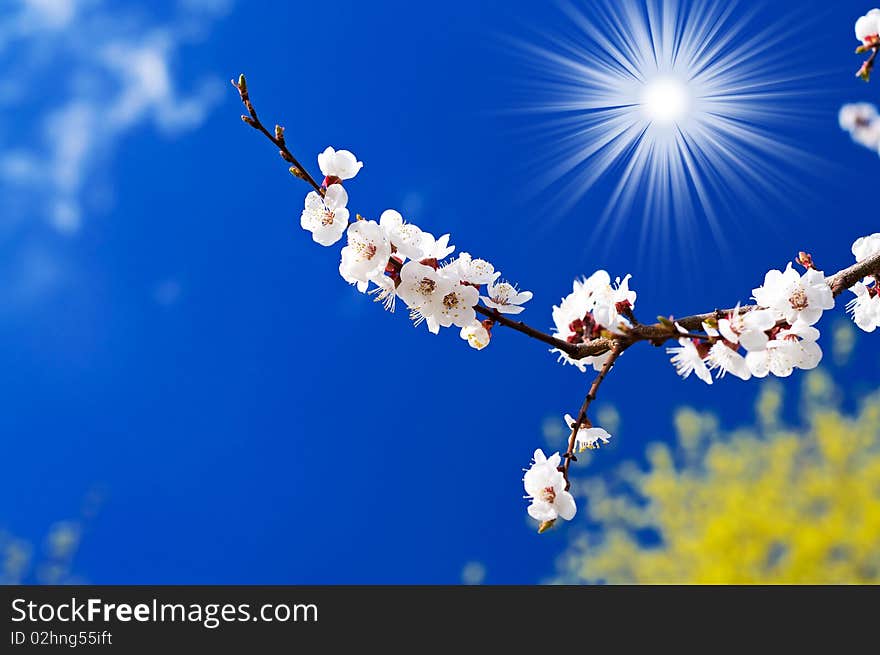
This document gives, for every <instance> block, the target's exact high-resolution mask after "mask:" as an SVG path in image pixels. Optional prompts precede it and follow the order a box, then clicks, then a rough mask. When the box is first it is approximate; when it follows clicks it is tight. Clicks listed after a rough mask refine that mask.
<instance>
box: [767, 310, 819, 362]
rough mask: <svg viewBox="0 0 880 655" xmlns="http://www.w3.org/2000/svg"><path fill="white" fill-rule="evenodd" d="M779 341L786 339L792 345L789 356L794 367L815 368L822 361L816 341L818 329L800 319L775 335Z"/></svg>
mask: <svg viewBox="0 0 880 655" xmlns="http://www.w3.org/2000/svg"><path fill="white" fill-rule="evenodd" d="M776 339H777V340H779V341H787V342H789V344H791V346H792V351H791V357H792V364H793V365H794V367H795V368H799V369H803V370H809V369H813V368H816V367H817V366H818V365H819V362H820V361H822V349H821V348H820V347H819V344H818V343H817V341H818V340H819V330H817V329H816V328H814V327H813V326H812V325H806V324H804V323H803V322H802V321H797V322H795V324H794V325H792V326H791V327H790V328H788V329H787V330H780V332H779V334H777V335H776Z"/></svg>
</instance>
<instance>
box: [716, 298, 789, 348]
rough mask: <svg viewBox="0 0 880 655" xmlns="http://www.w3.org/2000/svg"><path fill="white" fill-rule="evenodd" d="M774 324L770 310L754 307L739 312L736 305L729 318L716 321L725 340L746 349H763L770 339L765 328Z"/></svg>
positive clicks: (774, 319)
mask: <svg viewBox="0 0 880 655" xmlns="http://www.w3.org/2000/svg"><path fill="white" fill-rule="evenodd" d="M775 325H776V316H775V315H774V313H773V311H772V310H769V309H755V310H752V311H750V312H747V313H745V314H741V313H740V311H739V305H737V306H736V308H735V309H734V310H733V312H732V314H731V316H730V317H729V318H722V319H720V320H719V321H718V331H719V332H720V333H721V336H722V337H724V338H725V339H726V340H727V341H729V342H730V343H735V344H739V345H741V346H742V347H743V348H745V349H746V350H749V351H751V350H763V349H764V347H765V346H766V345H767V342H768V341H769V340H770V337H768V336H767V330H770V329H771V328H773V327H774V326H775Z"/></svg>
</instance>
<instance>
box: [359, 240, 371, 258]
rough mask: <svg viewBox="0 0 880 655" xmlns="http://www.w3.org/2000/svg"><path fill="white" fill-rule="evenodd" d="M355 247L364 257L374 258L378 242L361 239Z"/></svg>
mask: <svg viewBox="0 0 880 655" xmlns="http://www.w3.org/2000/svg"><path fill="white" fill-rule="evenodd" d="M355 248H356V249H357V253H358V254H359V255H360V256H361V257H362V258H363V259H372V258H373V257H374V256H375V254H376V244H374V243H370V242H365V241H361V242H360V243H358V244H357V245H356V246H355Z"/></svg>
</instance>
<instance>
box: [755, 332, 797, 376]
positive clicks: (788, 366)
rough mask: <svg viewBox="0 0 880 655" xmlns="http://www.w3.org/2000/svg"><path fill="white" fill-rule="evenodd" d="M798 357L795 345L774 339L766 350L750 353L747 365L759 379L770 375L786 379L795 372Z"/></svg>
mask: <svg viewBox="0 0 880 655" xmlns="http://www.w3.org/2000/svg"><path fill="white" fill-rule="evenodd" d="M797 356H798V353H797V351H796V348H795V345H794V344H793V343H792V342H791V341H783V340H780V339H774V340H773V341H770V342H768V343H767V347H766V348H764V350H754V351H752V352H749V353H748V354H747V355H746V365H747V366H748V367H749V371H751V373H752V375H754V376H755V377H757V378H764V377H767V375H768V374H769V373H772V374H773V375H775V376H776V377H780V378H785V377H788V376H789V375H791V373H792V371H793V370H794V368H795V366H794V365H795V361H796V359H797Z"/></svg>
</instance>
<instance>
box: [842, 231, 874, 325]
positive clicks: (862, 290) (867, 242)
mask: <svg viewBox="0 0 880 655" xmlns="http://www.w3.org/2000/svg"><path fill="white" fill-rule="evenodd" d="M852 253H853V256H854V257H855V258H856V261H857V262H861V261H864V260H866V259H867V258H868V257H873V256H874V255H876V254H877V253H880V232H875V233H874V234H871V235H868V236H866V237H861V238H859V239H856V241H855V243H853V245H852ZM850 291H852V292H853V293H854V294H855V295H856V297H855V298H853V299H852V300H850V301H849V302H848V303H847V304H846V310H847V311H848V312H849V313H850V314H852V317H853V321H855V324H856V325H858V326H859V327H860V328H861V329H863V330H864V331H865V332H873V331H874V330H876V329H877V328H878V327H880V289H878V281H877V277H876V276H875V277H869V278H865V279H864V280H863V281H861V282H856V283H855V284H854V285H853V286H852V287H851V288H850Z"/></svg>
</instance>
